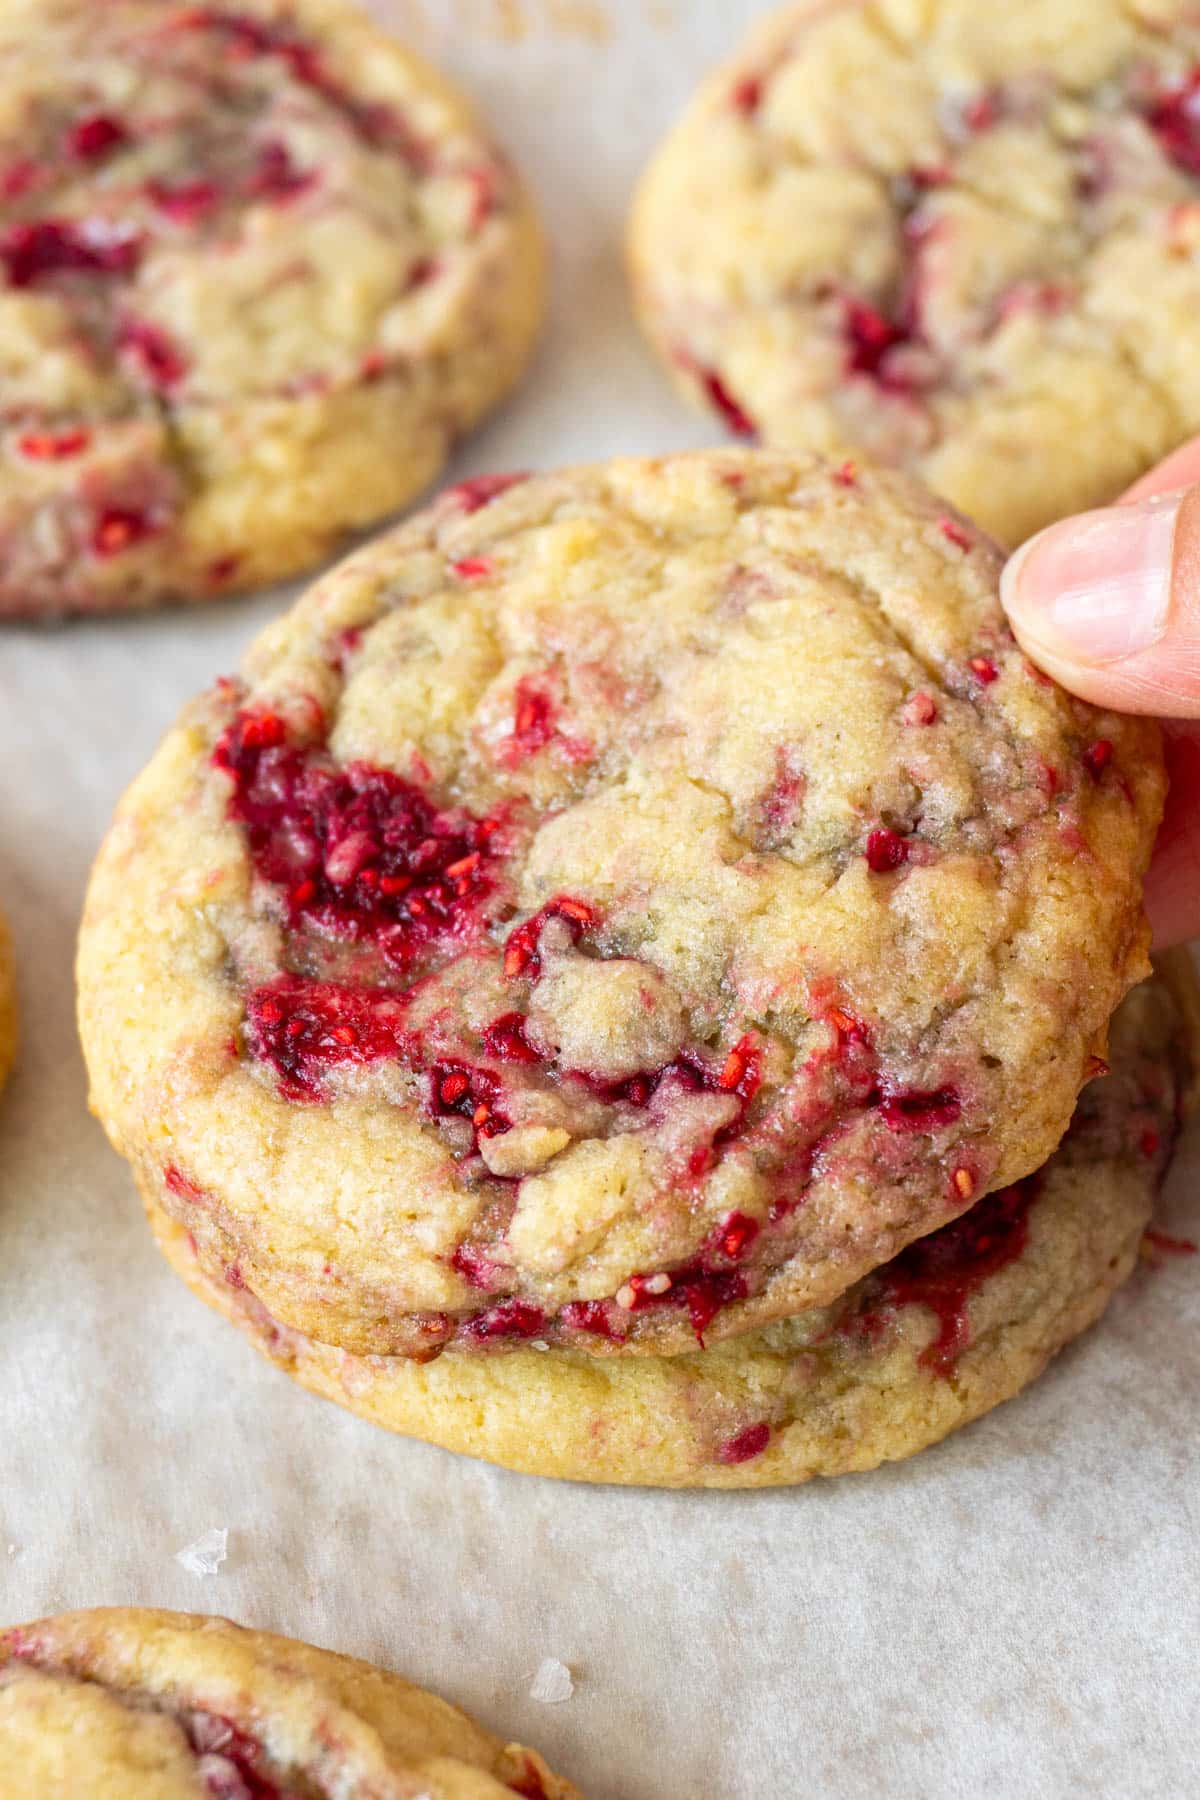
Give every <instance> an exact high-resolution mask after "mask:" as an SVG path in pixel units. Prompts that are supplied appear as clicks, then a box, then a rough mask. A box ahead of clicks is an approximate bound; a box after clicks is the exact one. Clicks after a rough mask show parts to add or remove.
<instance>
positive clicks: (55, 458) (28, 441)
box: [17, 426, 92, 462]
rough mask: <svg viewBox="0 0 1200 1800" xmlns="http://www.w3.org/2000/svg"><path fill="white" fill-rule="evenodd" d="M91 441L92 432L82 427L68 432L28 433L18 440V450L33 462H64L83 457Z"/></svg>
mask: <svg viewBox="0 0 1200 1800" xmlns="http://www.w3.org/2000/svg"><path fill="white" fill-rule="evenodd" d="M91 441H92V434H91V432H90V431H85V430H84V429H83V428H82V427H81V426H79V427H75V428H74V429H71V430H67V431H27V432H26V433H25V435H24V437H20V438H18V439H17V449H18V450H19V451H20V453H21V455H22V456H27V457H29V459H30V461H31V462H62V461H64V460H65V459H66V458H67V457H70V456H80V455H82V453H83V452H84V451H85V450H86V449H87V447H88V445H89V444H90V443H91Z"/></svg>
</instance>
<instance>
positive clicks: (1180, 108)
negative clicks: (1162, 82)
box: [1147, 68, 1200, 176]
mask: <svg viewBox="0 0 1200 1800" xmlns="http://www.w3.org/2000/svg"><path fill="white" fill-rule="evenodd" d="M1147 118H1148V121H1149V125H1150V129H1151V131H1153V133H1154V134H1155V136H1156V137H1157V139H1158V141H1159V143H1160V144H1161V145H1162V147H1163V149H1164V150H1165V151H1166V153H1167V155H1168V156H1169V157H1170V159H1171V161H1172V162H1173V163H1177V164H1178V166H1179V167H1180V168H1181V169H1183V170H1185V171H1186V173H1187V174H1189V175H1197V176H1200V68H1197V69H1193V70H1192V73H1191V74H1190V75H1189V76H1188V78H1187V80H1186V81H1185V82H1183V83H1182V84H1181V85H1180V86H1179V87H1177V88H1174V89H1173V90H1172V91H1171V92H1170V93H1168V94H1163V95H1162V96H1161V97H1160V98H1159V99H1158V100H1157V101H1156V102H1155V104H1154V105H1153V106H1152V107H1151V109H1150V111H1149V113H1148V115H1147Z"/></svg>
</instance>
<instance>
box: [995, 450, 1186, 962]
mask: <svg viewBox="0 0 1200 1800" xmlns="http://www.w3.org/2000/svg"><path fill="white" fill-rule="evenodd" d="M1004 602H1005V605H1006V606H1007V608H1008V611H1009V617H1010V619H1011V621H1012V625H1013V628H1014V630H1015V631H1016V634H1017V637H1018V638H1019V639H1020V642H1021V645H1022V648H1023V649H1024V650H1025V651H1026V652H1027V653H1028V655H1029V656H1030V657H1032V658H1033V660H1034V661H1036V662H1037V663H1038V664H1040V666H1041V667H1042V668H1044V669H1045V670H1046V671H1047V673H1048V674H1051V675H1053V676H1054V677H1055V678H1056V680H1058V681H1060V682H1061V683H1062V684H1063V686H1064V687H1067V688H1069V689H1071V691H1072V692H1073V693H1076V694H1080V695H1082V696H1083V698H1084V699H1087V700H1091V701H1093V702H1095V703H1096V704H1097V705H1100V706H1107V707H1113V708H1116V709H1119V710H1120V711H1122V712H1133V713H1149V714H1152V715H1155V716H1157V717H1158V718H1160V719H1162V721H1163V724H1164V728H1165V730H1166V733H1167V766H1168V770H1169V773H1170V778H1171V792H1170V797H1169V799H1168V801H1167V812H1166V817H1165V819H1164V821H1163V826H1162V831H1161V833H1160V836H1159V840H1158V848H1157V850H1156V852H1155V857H1154V863H1153V866H1152V868H1151V871H1150V875H1149V878H1148V881H1147V886H1146V906H1147V910H1148V912H1149V914H1150V919H1151V923H1152V925H1153V927H1154V943H1155V947H1156V948H1157V949H1165V948H1166V947H1167V946H1168V945H1171V944H1178V943H1183V942H1185V941H1186V940H1187V939H1189V938H1194V937H1200V438H1196V439H1193V441H1192V442H1191V443H1189V444H1185V445H1184V446H1183V448H1182V449H1180V450H1177V451H1176V452H1175V453H1174V454H1173V455H1172V456H1169V457H1168V458H1167V459H1166V461H1165V462H1162V463H1160V464H1159V465H1158V467H1157V468H1156V469H1152V470H1151V472H1150V473H1149V474H1148V475H1146V476H1144V477H1143V478H1142V480H1141V481H1139V482H1137V483H1136V485H1135V486H1134V487H1132V488H1130V490H1129V492H1128V493H1127V494H1125V495H1124V496H1123V498H1122V499H1121V501H1120V502H1119V504H1118V505H1116V506H1112V507H1106V508H1103V509H1101V510H1098V511H1096V512H1091V513H1084V514H1082V515H1080V517H1078V518H1074V519H1066V520H1063V521H1062V522H1061V523H1060V524H1057V525H1052V526H1051V527H1050V528H1049V529H1048V530H1047V531H1044V532H1042V533H1040V534H1039V536H1037V537H1036V538H1033V539H1031V540H1030V542H1029V543H1028V544H1026V545H1025V546H1024V547H1023V549H1021V550H1019V551H1018V552H1017V554H1016V555H1015V556H1014V557H1013V558H1012V559H1011V561H1010V562H1009V565H1008V567H1007V569H1006V570H1005V573H1004Z"/></svg>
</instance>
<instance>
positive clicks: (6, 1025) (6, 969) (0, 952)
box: [0, 917, 17, 1087]
mask: <svg viewBox="0 0 1200 1800" xmlns="http://www.w3.org/2000/svg"><path fill="white" fill-rule="evenodd" d="M16 1053H17V971H16V965H15V962H14V960H13V948H12V939H11V937H10V936H9V934H8V926H7V925H6V924H5V923H4V919H3V917H0V1087H3V1086H4V1083H5V1082H6V1081H7V1079H8V1073H9V1070H10V1069H11V1068H12V1066H13V1058H14V1057H15V1055H16Z"/></svg>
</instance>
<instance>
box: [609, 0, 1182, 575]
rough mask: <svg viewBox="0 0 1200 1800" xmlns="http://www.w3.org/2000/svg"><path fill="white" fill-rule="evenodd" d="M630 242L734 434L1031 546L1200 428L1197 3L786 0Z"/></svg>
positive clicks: (692, 131) (660, 158)
mask: <svg viewBox="0 0 1200 1800" xmlns="http://www.w3.org/2000/svg"><path fill="white" fill-rule="evenodd" d="M630 253H631V265H632V271H633V281H634V285H635V289H636V296H637V304H638V308H639V311H640V314H641V318H642V321H643V323H644V326H645V328H646V331H647V332H648V334H649V336H650V338H651V340H652V341H653V343H654V344H655V345H656V347H657V348H658V350H659V351H660V353H661V354H662V356H663V357H664V359H665V360H666V362H667V363H668V365H669V367H670V368H671V370H672V371H673V373H674V376H675V378H676V380H677V381H678V382H679V383H680V384H681V385H682V387H683V389H684V390H685V392H686V393H687V394H689V395H690V396H691V397H692V399H694V400H696V401H698V402H700V403H702V404H707V405H708V406H709V407H711V408H712V409H714V411H715V412H716V414H717V415H718V416H719V417H722V418H723V420H724V422H725V424H726V425H727V426H728V427H729V428H730V429H732V430H733V431H735V432H739V433H743V434H747V435H750V434H755V433H757V434H758V435H760V436H761V437H762V438H763V440H764V441H765V442H767V443H770V444H777V445H785V446H802V447H805V448H813V449H819V450H823V451H825V452H827V453H830V454H846V453H847V452H849V453H850V454H857V453H858V452H859V451H860V450H861V451H863V452H864V453H867V454H869V455H871V456H872V457H874V458H877V459H880V460H883V461H885V462H889V463H893V464H896V465H898V466H901V467H903V468H906V469H908V470H911V471H913V472H915V473H917V474H919V475H921V476H922V477H923V478H924V479H925V480H926V481H928V482H929V484H930V485H931V486H932V487H934V488H936V489H937V490H938V491H939V492H941V493H944V494H946V495H947V496H948V497H949V498H950V499H951V500H952V501H953V502H954V503H955V504H956V505H957V506H960V507H961V508H962V509H963V510H964V511H965V512H967V513H969V514H971V515H972V516H973V517H974V518H976V519H977V520H979V522H980V523H981V524H983V525H984V526H985V527H986V528H987V529H988V530H990V531H992V532H993V533H994V534H995V535H996V536H997V537H998V538H1000V539H1001V540H1002V541H1003V542H1005V543H1007V544H1016V543H1018V542H1019V541H1020V540H1021V539H1022V538H1024V537H1025V536H1027V535H1028V534H1029V533H1030V532H1033V531H1036V530H1037V529H1038V528H1039V527H1041V526H1043V525H1046V524H1048V523H1049V522H1050V521H1051V520H1053V519H1056V518H1059V517H1061V516H1063V515H1064V514H1066V513H1070V512H1075V511H1079V510H1082V509H1084V508H1087V507H1092V506H1098V505H1100V504H1102V503H1103V502H1105V501H1108V500H1111V499H1112V498H1114V497H1115V496H1116V495H1117V494H1118V493H1119V492H1120V490H1121V489H1122V488H1123V487H1125V486H1126V484H1127V483H1129V482H1131V481H1133V480H1134V479H1135V477H1137V476H1138V475H1140V474H1141V473H1142V472H1143V471H1144V470H1145V469H1147V468H1148V467H1150V465H1151V464H1153V463H1155V462H1157V461H1158V460H1159V458H1160V457H1162V456H1163V455H1165V454H1166V452H1167V451H1168V450H1170V449H1171V448H1172V447H1173V446H1174V445H1176V444H1177V443H1179V442H1180V441H1181V440H1182V439H1184V438H1186V437H1190V436H1191V435H1192V434H1193V433H1194V432H1196V431H1200V16H1198V15H1197V13H1196V9H1195V7H1194V6H1193V5H1191V4H1190V0H1133V3H1127V0H1008V3H1007V4H1005V5H1004V6H1003V7H1001V8H999V9H997V8H995V7H992V6H987V5H981V4H979V0H923V3H922V4H920V5H917V4H913V3H911V0H902V3H895V0H871V3H862V0H807V3H805V4H801V5H791V6H788V7H785V8H784V10H783V11H781V12H779V13H777V14H775V15H774V16H772V17H770V18H769V19H768V20H767V21H766V22H765V23H763V24H760V26H759V27H758V28H757V29H756V30H755V31H754V32H753V34H752V35H751V37H750V38H749V40H748V41H747V43H746V45H745V46H744V48H743V49H742V50H741V51H740V53H739V54H738V55H737V57H736V58H735V59H734V61H733V62H732V63H731V64H729V65H728V66H727V67H725V68H723V69H721V70H719V71H718V72H717V73H716V74H714V75H713V76H712V77H711V78H710V79H709V80H708V81H707V82H706V84H705V85H704V87H703V88H702V90H701V92H700V94H699V95H698V97H697V98H696V100H695V101H694V102H693V104H692V105H691V107H690V108H689V110H688V111H687V112H686V113H685V115H684V117H683V119H682V121H681V122H680V123H679V124H678V125H677V126H676V128H675V129H674V131H673V132H672V134H671V135H670V136H669V138H668V139H667V141H666V143H665V145H664V146H663V147H662V148H661V150H660V151H659V152H658V154H657V156H656V158H655V159H654V162H653V163H652V165H651V167H650V169H649V171H648V173H647V175H646V177H645V179H644V182H643V184H642V187H641V190H640V194H639V197H638V200H637V203H636V206H635V210H634V214H633V219H632V224H631V235H630Z"/></svg>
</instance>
